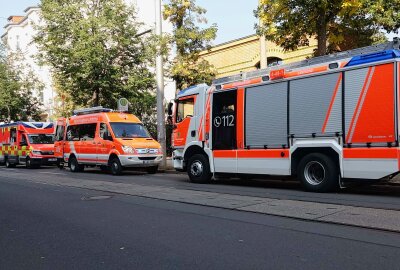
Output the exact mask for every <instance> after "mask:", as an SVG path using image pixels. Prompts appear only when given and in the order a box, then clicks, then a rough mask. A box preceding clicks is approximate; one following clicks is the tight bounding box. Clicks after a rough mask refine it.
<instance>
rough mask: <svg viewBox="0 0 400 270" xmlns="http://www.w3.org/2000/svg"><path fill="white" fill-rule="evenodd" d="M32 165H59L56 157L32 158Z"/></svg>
mask: <svg viewBox="0 0 400 270" xmlns="http://www.w3.org/2000/svg"><path fill="white" fill-rule="evenodd" d="M31 164H32V165H39V166H40V165H55V164H57V158H56V157H31Z"/></svg>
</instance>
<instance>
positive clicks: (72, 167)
mask: <svg viewBox="0 0 400 270" xmlns="http://www.w3.org/2000/svg"><path fill="white" fill-rule="evenodd" d="M75 169H76V165H75V160H73V161H72V162H71V170H73V171H75Z"/></svg>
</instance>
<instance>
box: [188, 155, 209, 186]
mask: <svg viewBox="0 0 400 270" xmlns="http://www.w3.org/2000/svg"><path fill="white" fill-rule="evenodd" d="M187 173H188V175H189V179H190V182H193V183H198V184H205V183H208V182H210V180H211V177H212V174H211V172H210V164H209V162H208V159H207V157H206V156H204V155H202V154H196V155H194V156H192V157H191V158H190V159H189V162H188V165H187Z"/></svg>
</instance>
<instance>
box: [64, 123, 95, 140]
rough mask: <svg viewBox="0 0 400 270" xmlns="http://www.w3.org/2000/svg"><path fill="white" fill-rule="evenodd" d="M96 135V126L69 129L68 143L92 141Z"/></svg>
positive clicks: (88, 125)
mask: <svg viewBox="0 0 400 270" xmlns="http://www.w3.org/2000/svg"><path fill="white" fill-rule="evenodd" d="M95 133H96V124H83V125H75V126H69V127H68V128H67V141H92V140H94V136H95Z"/></svg>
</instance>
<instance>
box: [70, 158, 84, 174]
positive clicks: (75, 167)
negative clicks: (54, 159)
mask: <svg viewBox="0 0 400 270" xmlns="http://www.w3.org/2000/svg"><path fill="white" fill-rule="evenodd" d="M69 169H70V170H71V172H82V171H83V170H84V169H85V166H84V165H82V164H79V163H78V160H77V159H76V157H71V158H70V160H69Z"/></svg>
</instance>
